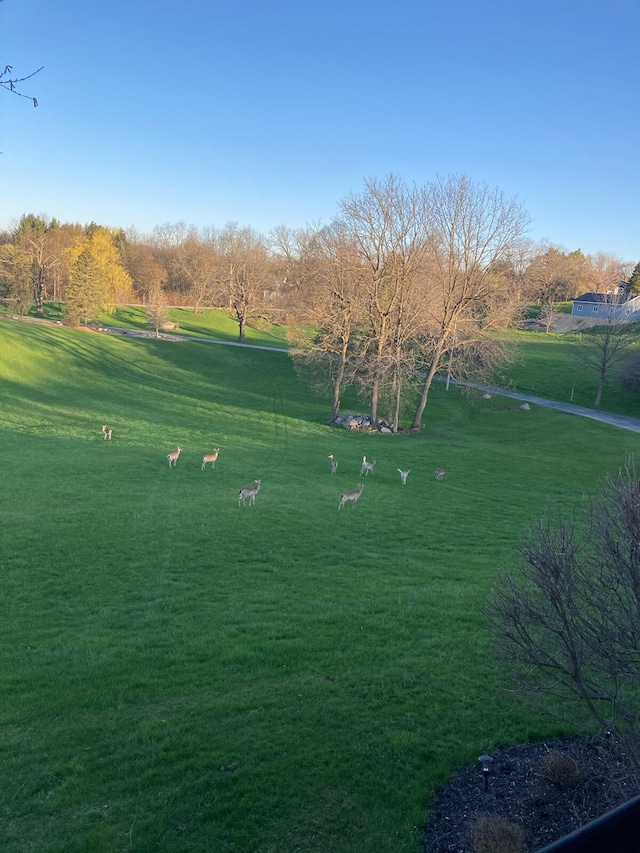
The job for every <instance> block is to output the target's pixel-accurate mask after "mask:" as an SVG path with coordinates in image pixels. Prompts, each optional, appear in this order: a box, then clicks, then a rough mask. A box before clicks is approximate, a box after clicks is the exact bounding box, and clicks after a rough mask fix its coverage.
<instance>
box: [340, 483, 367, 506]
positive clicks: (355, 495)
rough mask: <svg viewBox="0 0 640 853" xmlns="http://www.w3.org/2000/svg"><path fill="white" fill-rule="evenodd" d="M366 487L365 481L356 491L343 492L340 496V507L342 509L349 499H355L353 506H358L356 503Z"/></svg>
mask: <svg viewBox="0 0 640 853" xmlns="http://www.w3.org/2000/svg"><path fill="white" fill-rule="evenodd" d="M363 489H364V483H361V484H360V488H359V489H356V491H354V492H343V493H342V495H341V496H340V503H339V504H338V509H342V507H343V506H344V505H345V504H346V502H347V501H353V508H354V509H355V508H356V504H357V503H358V499H359V498H360V495H361V494H362V491H363Z"/></svg>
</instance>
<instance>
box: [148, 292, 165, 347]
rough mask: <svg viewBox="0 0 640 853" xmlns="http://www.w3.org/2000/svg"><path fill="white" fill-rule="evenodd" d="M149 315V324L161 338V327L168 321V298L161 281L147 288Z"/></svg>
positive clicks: (157, 336)
mask: <svg viewBox="0 0 640 853" xmlns="http://www.w3.org/2000/svg"><path fill="white" fill-rule="evenodd" d="M147 317H148V318H149V325H150V326H151V327H152V328H153V330H154V332H155V333H156V338H159V337H160V329H161V328H162V325H163V323H165V322H166V321H167V299H166V296H165V293H164V291H163V290H162V287H161V285H160V283H159V282H156V283H155V284H153V285H152V286H151V287H150V288H149V289H148V290H147Z"/></svg>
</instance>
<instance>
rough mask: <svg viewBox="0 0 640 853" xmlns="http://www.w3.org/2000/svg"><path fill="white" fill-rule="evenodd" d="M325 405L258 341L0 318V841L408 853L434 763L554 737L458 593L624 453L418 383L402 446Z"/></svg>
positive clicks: (473, 595)
mask: <svg viewBox="0 0 640 853" xmlns="http://www.w3.org/2000/svg"><path fill="white" fill-rule="evenodd" d="M181 327H182V328H184V327H183V326H182V322H181ZM495 402H496V401H495V398H494V401H492V403H495ZM328 411H329V406H328V403H327V401H326V400H322V399H318V398H317V397H315V396H314V395H312V394H311V392H310V391H308V390H307V389H305V388H304V387H303V386H301V385H300V384H299V382H298V380H297V379H296V376H295V374H294V372H293V370H292V367H291V365H290V362H289V360H288V358H287V357H286V356H285V355H283V354H280V353H274V352H267V351H257V350H250V349H240V348H235V347H225V346H215V345H210V344H206V343H202V342H186V341H185V342H179V343H173V342H169V341H162V340H160V341H156V340H138V339H133V338H127V339H120V338H113V337H109V336H104V335H99V334H95V333H90V332H83V331H74V330H70V329H66V328H62V327H55V326H42V325H36V324H27V323H20V322H8V321H0V463H1V465H2V472H3V488H2V491H1V493H0V508H1V512H2V520H3V524H2V528H1V532H0V543H1V549H0V553H1V554H2V574H1V580H0V596H1V601H2V613H3V618H2V620H0V637H1V642H0V656H1V664H0V666H1V669H0V671H1V672H2V679H1V681H0V685H1V686H0V720H1V722H2V725H1V726H0V738H1V743H2V749H1V750H0V778H1V779H2V785H1V791H2V793H1V795H0V796H1V797H2V808H3V817H4V820H3V823H2V825H1V826H0V844H1V846H2V849H4V850H7V851H10V853H17V852H18V851H20V853H21V852H22V851H38V853H49V851H51V853H53V851H56V853H57V851H65V853H67V851H74V853H75V851H91V853H93V852H94V851H126V850H135V851H149V853H152V851H153V852H154V853H155V852H156V851H171V853H173V851H177V852H178V853H181V851H204V850H206V851H214V852H215V853H217V851H221V853H222V851H241V853H247V851H256V853H257V851H259V853H267V851H268V853H276V851H277V853H283V851H286V853H289V851H291V853H293V851H327V850H332V851H343V853H352V851H354V850H358V851H371V853H374V851H375V853H380V852H381V851H389V853H405V851H407V853H408V851H417V850H418V849H419V846H420V837H421V836H420V826H421V824H422V823H423V821H424V819H425V817H426V812H427V809H428V804H429V798H430V795H431V792H432V791H433V789H434V787H436V786H437V785H438V784H439V783H441V782H442V781H444V779H446V777H447V776H448V775H449V773H450V772H451V771H452V769H453V768H454V767H456V766H457V765H460V764H461V763H466V762H469V761H475V759H476V757H477V756H478V755H479V754H480V753H481V752H483V751H486V750H488V751H491V749H492V748H494V747H495V746H496V745H498V744H504V743H512V742H516V741H522V740H526V739H528V738H532V737H533V738H537V737H543V736H547V735H549V734H550V733H551V732H552V731H553V732H555V731H557V728H554V729H552V728H551V727H550V724H549V723H548V722H545V721H543V720H542V719H541V718H540V717H539V716H538V715H537V714H536V713H535V712H534V711H533V710H532V709H530V708H529V707H528V706H526V705H523V704H521V703H520V701H519V699H518V698H517V696H514V694H513V693H512V692H511V691H510V689H509V688H510V687H511V686H512V685H509V684H505V683H504V681H503V680H502V679H501V668H500V666H499V664H497V662H496V661H495V660H494V659H493V656H492V654H491V651H490V643H489V638H488V637H487V634H486V630H485V626H484V623H483V620H482V617H481V615H480V606H481V604H482V602H483V600H484V596H485V594H486V592H487V590H488V589H489V588H490V586H491V584H492V582H493V580H494V578H495V577H496V575H497V573H498V572H499V570H500V569H501V568H503V567H504V566H506V565H508V563H509V561H510V559H511V558H512V554H513V549H514V545H515V543H516V541H517V539H518V537H519V536H520V534H521V533H522V531H523V530H524V529H525V528H526V526H527V525H528V523H529V521H530V519H531V518H532V516H534V515H536V514H540V513H542V512H543V511H544V508H545V506H546V504H547V501H551V502H552V504H553V505H554V506H556V507H565V508H566V507H569V506H571V505H573V504H574V503H576V502H578V501H580V499H581V497H582V495H583V492H584V490H585V489H589V488H590V487H591V486H592V485H593V483H594V482H595V481H596V480H597V479H598V478H599V477H600V476H601V475H602V474H603V473H604V472H606V471H610V470H614V469H617V468H618V467H619V466H620V464H622V462H623V461H624V458H625V456H626V455H627V454H630V453H635V454H636V455H637V454H638V451H639V450H640V436H638V435H637V434H631V433H625V432H622V431H620V430H615V429H613V428H610V427H606V426H604V425H600V424H597V423H595V422H593V421H587V420H579V419H577V418H574V417H570V416H564V415H561V414H558V413H555V412H547V411H543V410H542V409H537V408H534V409H533V410H532V411H531V412H528V413H523V412H521V411H520V410H519V409H518V407H517V405H516V404H515V403H513V404H511V403H508V402H507V401H505V400H504V398H503V400H502V402H501V403H500V404H496V405H495V406H494V407H493V408H490V407H487V406H480V405H478V404H477V403H474V402H473V401H472V400H468V399H467V398H465V397H463V396H461V395H458V394H457V392H455V391H449V392H445V391H444V389H443V388H441V387H437V388H435V389H434V391H433V392H432V398H431V401H430V403H429V406H428V408H427V412H426V418H425V424H426V429H425V431H424V434H423V435H421V436H411V435H398V436H383V435H373V434H372V435H368V434H367V435H363V434H354V433H348V432H346V431H342V430H337V429H335V428H332V427H330V426H328V425H327V424H326V417H327V414H328ZM102 424H108V425H109V426H110V427H112V429H113V440H112V441H110V442H108V441H104V440H103V436H102V432H101V425H102ZM178 444H179V445H180V446H181V447H182V448H183V453H182V455H181V456H180V458H179V460H178V464H177V467H176V468H175V470H170V469H169V467H168V464H167V458H166V455H167V453H168V452H169V451H171V450H173V449H175V447H176V446H177V445H178ZM214 447H220V448H221V452H220V457H219V460H218V463H217V466H216V469H215V471H210V470H207V471H205V472H203V471H201V460H202V456H203V454H204V453H209V452H211V450H212V449H213V448H214ZM329 453H334V454H335V455H336V457H337V459H338V460H339V463H340V466H339V468H338V473H337V475H336V476H335V477H334V476H332V475H331V473H330V465H329V460H328V459H327V456H328V454H329ZM363 454H366V455H367V457H368V458H371V459H376V460H377V464H376V467H375V473H374V474H373V475H372V476H369V477H368V478H366V480H365V482H366V485H365V490H364V494H363V497H362V499H361V500H360V502H359V504H358V506H357V508H356V509H353V508H352V507H347V508H346V509H345V510H344V511H342V512H339V511H338V502H339V497H340V492H341V491H342V490H343V489H354V488H356V487H357V486H358V482H359V476H358V475H359V470H360V461H361V459H362V456H363ZM440 466H442V467H444V468H446V469H447V471H448V474H449V478H448V480H447V481H444V482H437V481H436V480H435V477H434V470H435V468H436V467H440ZM399 467H400V468H410V469H411V474H410V475H409V479H408V483H407V486H406V487H403V486H402V485H401V483H400V478H399V475H398V473H397V471H396V469H397V468H399ZM256 478H261V479H262V482H263V487H262V490H261V491H260V493H259V495H258V497H257V500H256V505H255V506H254V507H247V508H241V507H239V506H238V489H239V488H240V487H241V486H244V485H248V484H251V483H252V482H253V481H254V479H256ZM566 730H570V725H569V724H567V726H566Z"/></svg>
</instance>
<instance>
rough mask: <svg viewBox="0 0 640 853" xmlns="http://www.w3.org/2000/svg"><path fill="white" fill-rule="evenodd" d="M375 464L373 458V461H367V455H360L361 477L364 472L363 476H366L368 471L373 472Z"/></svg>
mask: <svg viewBox="0 0 640 853" xmlns="http://www.w3.org/2000/svg"><path fill="white" fill-rule="evenodd" d="M375 464H376V460H375V459H374V460H373V462H367V457H366V456H363V457H362V468H361V469H360V476H361V477H362V475H363V474H364V475H365V477H368V476H369V471H371V473H372V474H373V466H374V465H375Z"/></svg>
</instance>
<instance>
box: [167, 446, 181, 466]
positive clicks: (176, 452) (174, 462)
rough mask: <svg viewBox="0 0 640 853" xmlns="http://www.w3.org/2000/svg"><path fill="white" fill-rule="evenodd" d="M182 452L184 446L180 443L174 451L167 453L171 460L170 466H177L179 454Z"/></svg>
mask: <svg viewBox="0 0 640 853" xmlns="http://www.w3.org/2000/svg"><path fill="white" fill-rule="evenodd" d="M181 452H182V448H181V447H180V445H178V449H177V450H174V451H173V453H167V459H168V460H169V468H171V467H173V468H175V467H176V465H177V464H178V456H180V454H181Z"/></svg>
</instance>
